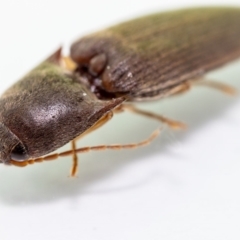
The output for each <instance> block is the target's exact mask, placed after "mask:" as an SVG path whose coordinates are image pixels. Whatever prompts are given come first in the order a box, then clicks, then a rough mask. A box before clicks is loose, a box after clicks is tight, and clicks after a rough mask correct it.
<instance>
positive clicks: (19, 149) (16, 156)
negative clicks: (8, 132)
mask: <svg viewBox="0 0 240 240" xmlns="http://www.w3.org/2000/svg"><path fill="white" fill-rule="evenodd" d="M11 159H12V160H16V161H19V162H22V161H24V160H26V159H28V154H27V151H26V149H25V147H24V146H23V145H22V144H21V143H18V144H17V145H16V146H15V147H14V148H13V149H12V152H11Z"/></svg>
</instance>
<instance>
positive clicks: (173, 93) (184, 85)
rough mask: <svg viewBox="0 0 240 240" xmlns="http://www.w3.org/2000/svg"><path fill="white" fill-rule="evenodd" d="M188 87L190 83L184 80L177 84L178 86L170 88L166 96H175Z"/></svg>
mask: <svg viewBox="0 0 240 240" xmlns="http://www.w3.org/2000/svg"><path fill="white" fill-rule="evenodd" d="M190 88H191V84H190V83H189V82H185V83H182V84H181V85H178V86H176V87H174V88H172V89H170V90H169V91H168V92H167V95H168V96H176V95H179V94H182V93H185V92H187V91H189V90H190Z"/></svg>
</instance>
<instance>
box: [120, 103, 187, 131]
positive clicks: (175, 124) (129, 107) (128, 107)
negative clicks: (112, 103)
mask: <svg viewBox="0 0 240 240" xmlns="http://www.w3.org/2000/svg"><path fill="white" fill-rule="evenodd" d="M123 109H125V110H127V111H130V112H133V113H136V114H140V115H142V116H145V117H150V118H153V119H156V120H158V121H160V122H162V123H165V124H167V125H168V126H169V127H170V128H173V129H184V128H186V125H185V124H184V123H181V122H177V121H174V120H172V119H169V118H166V117H163V116H161V115H158V114H155V113H152V112H148V111H145V110H141V109H138V108H136V107H134V106H133V105H123Z"/></svg>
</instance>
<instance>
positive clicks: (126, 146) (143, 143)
mask: <svg viewBox="0 0 240 240" xmlns="http://www.w3.org/2000/svg"><path fill="white" fill-rule="evenodd" d="M159 133H160V129H156V130H155V131H154V132H153V133H152V134H151V135H150V136H149V137H148V138H147V139H145V140H143V141H141V142H138V143H130V144H114V145H99V146H92V147H82V148H77V149H76V148H75V149H74V150H69V151H65V152H62V153H55V154H51V155H48V156H44V157H39V158H36V159H30V160H28V161H25V162H16V161H14V160H11V161H10V163H11V164H12V165H15V166H18V167H25V166H27V165H29V164H33V163H36V162H43V161H50V160H56V159H57V158H58V157H66V156H69V155H73V154H74V153H85V152H89V151H102V150H107V149H108V150H120V149H133V148H137V147H142V146H146V145H148V144H150V143H151V142H152V141H153V140H154V139H155V138H156V137H157V136H158V135H159ZM73 172H76V171H73Z"/></svg>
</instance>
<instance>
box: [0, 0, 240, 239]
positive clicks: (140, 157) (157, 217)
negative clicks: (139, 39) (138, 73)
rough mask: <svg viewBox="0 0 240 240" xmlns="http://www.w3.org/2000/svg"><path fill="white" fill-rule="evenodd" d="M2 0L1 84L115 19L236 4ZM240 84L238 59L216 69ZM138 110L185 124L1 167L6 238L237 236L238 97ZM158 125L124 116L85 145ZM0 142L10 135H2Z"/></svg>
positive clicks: (168, 102)
mask: <svg viewBox="0 0 240 240" xmlns="http://www.w3.org/2000/svg"><path fill="white" fill-rule="evenodd" d="M194 3H195V4H193V3H192V1H171V0H168V1H167V2H166V3H161V2H160V1H156V0H147V1H139V0H138V1H129V0H128V1H125V0H121V1H118V2H116V1H106V0H101V1H92V0H88V1H80V0H79V1H77V0H75V1H74V0H68V1H50V0H41V1H40V0H39V1H36V0H35V1H29V0H28V1H27V0H25V1H24V0H18V1H16V0H15V1H13V0H8V1H3V0H1V2H0V31H1V35H0V86H1V88H0V91H1V92H2V91H3V90H5V89H6V88H7V87H8V86H9V85H11V84H12V83H13V82H14V81H16V80H17V79H18V78H19V77H21V76H22V75H23V74H25V73H26V72H27V71H28V70H30V69H31V68H32V67H33V66H35V65H36V64H37V63H39V62H40V61H41V60H42V59H44V58H45V57H46V56H47V55H48V54H50V53H51V52H53V51H54V50H55V49H56V48H58V47H59V46H60V45H64V52H65V53H66V54H67V52H68V48H69V45H70V44H71V42H72V41H73V40H75V39H76V38H77V37H80V36H83V35H84V34H86V33H90V32H92V31H95V30H98V29H101V28H104V27H107V26H110V25H112V24H114V23H117V22H120V21H123V20H126V19H129V18H133V17H135V16H140V15H142V14H147V13H150V12H156V11H163V10H166V9H173V8H179V7H187V6H193V5H209V4H211V5H220V4H225V5H231V4H232V5H240V3H239V0H236V1H233V0H232V1H230V0H228V1H220V0H219V1H217V0H216V1H214V0H212V1H203V0H201V1H194ZM210 75H211V78H215V79H218V80H219V81H223V82H226V83H229V84H231V85H233V86H235V87H236V88H237V89H238V90H240V62H235V63H233V64H231V65H229V66H228V67H226V68H223V69H221V70H218V71H215V72H213V73H211V74H210ZM141 106H142V107H144V108H146V109H152V110H155V111H156V112H159V113H162V114H164V115H166V116H169V117H171V118H174V119H177V120H181V121H183V122H186V123H187V124H188V129H187V130H186V131H178V132H176V131H174V132H173V131H171V130H169V129H167V128H164V131H163V133H162V134H161V136H160V137H159V138H158V139H157V140H155V141H154V142H153V143H152V144H151V145H150V146H148V147H145V148H141V149H136V150H129V151H119V152H116V151H115V152H109V151H108V152H101V153H96V152H95V153H89V154H84V155H81V156H80V159H81V161H80V171H79V174H78V178H69V177H68V175H69V169H70V166H71V158H64V159H59V160H57V161H53V162H48V163H42V164H36V165H34V166H29V167H27V168H24V169H22V168H16V167H6V166H0V239H3V240H9V239H19V240H21V239H35V240H38V239H44V240H48V239H71V240H75V239H78V240H79V239H84V240H85V239H87V240H108V239H109V240H110V239H111V240H112V239H114V240H120V239H121V240H122V239H124V240H128V239H129V240H130V239H131V240H133V239H134V240H135V239H136V240H142V239H151V240H155V239H184V240H195V239H201V240H202V239H204V240H207V239H219V240H220V239H239V238H240V228H239V223H240V204H239V203H240V187H239V185H240V148H239V147H240V146H239V136H240V114H239V109H240V97H239V96H237V97H235V98H234V97H228V96H225V95H224V94H221V93H218V92H216V91H213V90H210V89H204V88H200V87H199V88H196V89H193V90H192V91H191V92H189V93H187V94H185V95H183V96H179V97H174V98H171V99H164V100H162V101H159V102H156V103H153V104H143V105H141ZM158 125H159V124H158V123H157V122H154V121H152V120H150V119H143V118H141V117H137V116H132V115H130V114H122V115H118V116H115V117H114V119H113V121H112V122H111V123H109V124H108V125H107V126H105V127H103V128H102V129H100V130H99V131H97V132H94V133H93V134H91V135H90V136H88V137H86V138H85V139H84V140H83V141H81V142H80V143H79V145H80V146H85V145H95V144H104V143H128V142H136V141H139V140H141V139H144V138H146V137H147V136H148V135H149V134H150V133H151V131H153V130H154V129H155V128H156V127H158ZM1 141H4V139H1Z"/></svg>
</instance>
